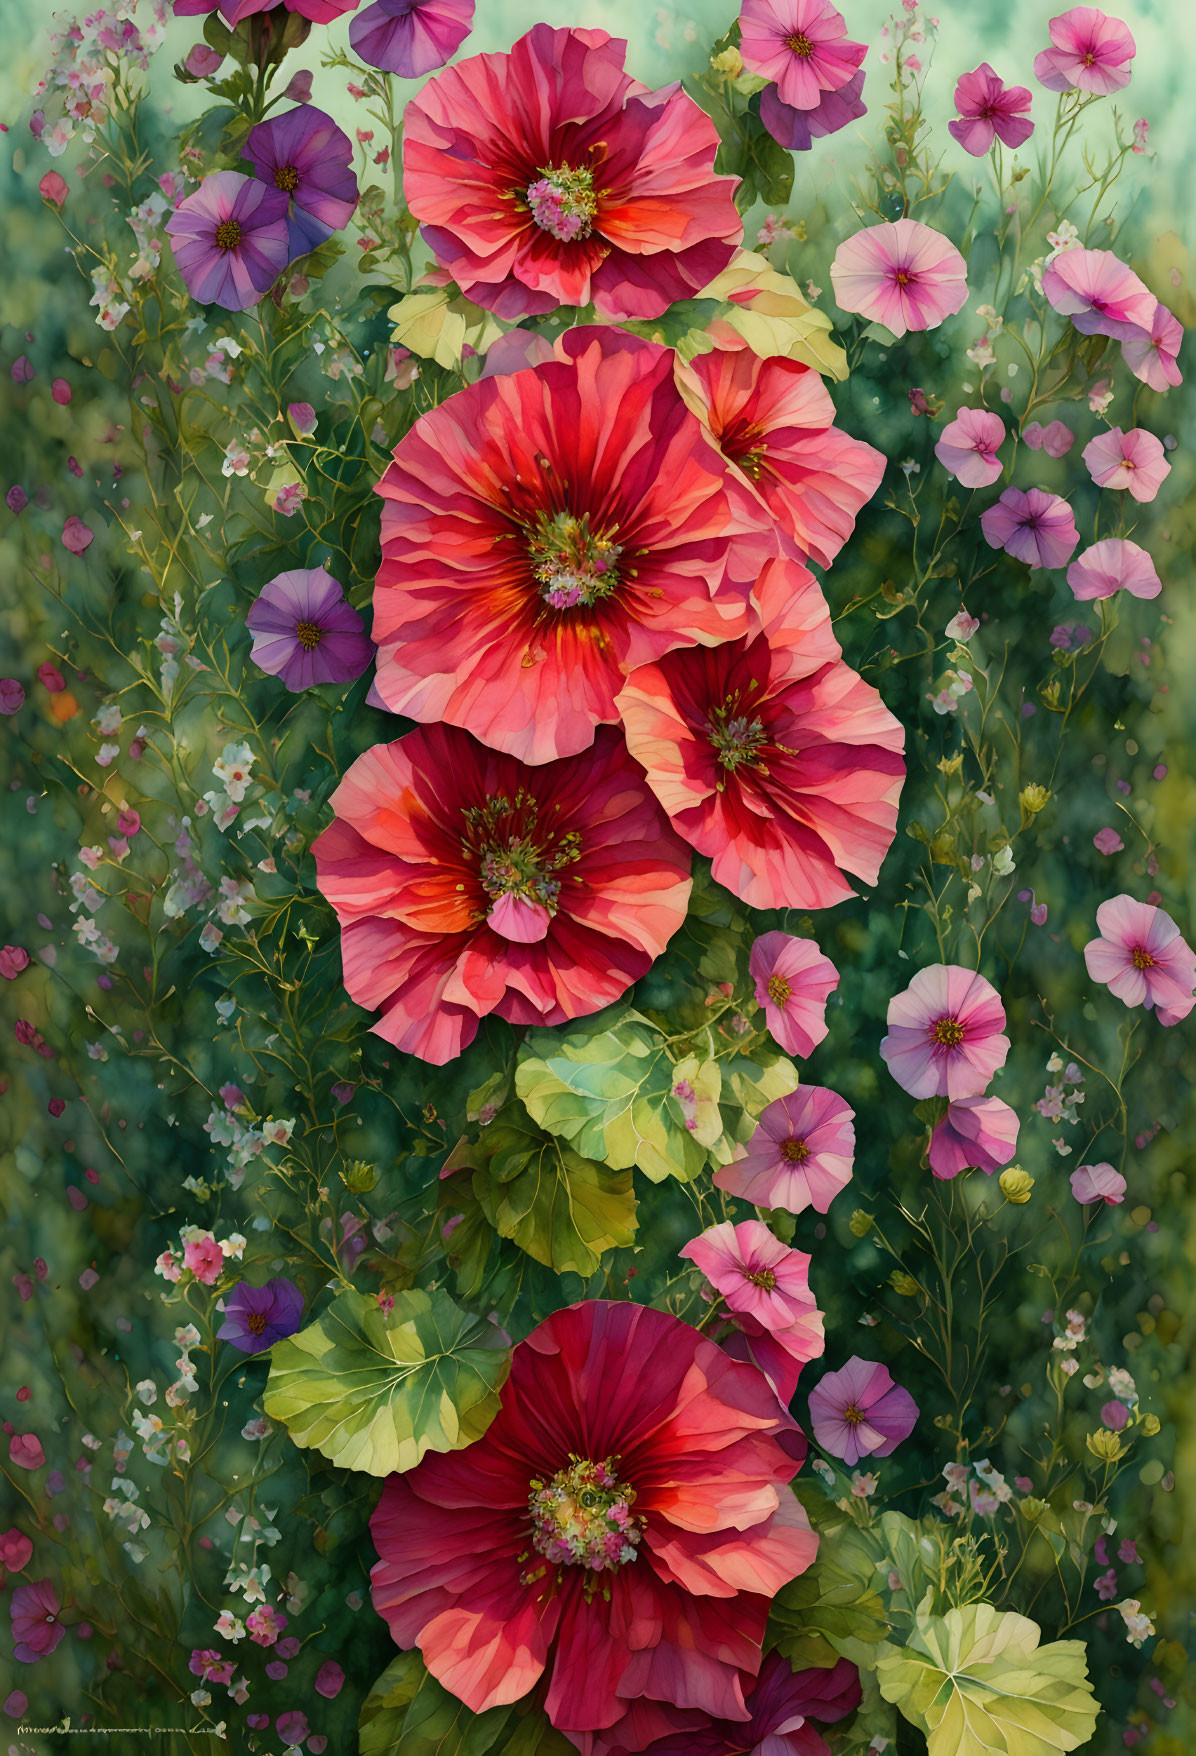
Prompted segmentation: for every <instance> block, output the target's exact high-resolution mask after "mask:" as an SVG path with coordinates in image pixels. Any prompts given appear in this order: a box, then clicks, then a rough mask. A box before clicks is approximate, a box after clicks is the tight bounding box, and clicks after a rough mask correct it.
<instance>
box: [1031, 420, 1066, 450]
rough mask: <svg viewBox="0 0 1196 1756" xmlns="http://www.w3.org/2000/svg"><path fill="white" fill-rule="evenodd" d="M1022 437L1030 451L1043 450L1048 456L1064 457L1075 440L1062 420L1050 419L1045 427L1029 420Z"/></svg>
mask: <svg viewBox="0 0 1196 1756" xmlns="http://www.w3.org/2000/svg"><path fill="white" fill-rule="evenodd" d="M1022 438H1023V440H1024V441H1025V443H1026V444H1027V445H1028V446H1029V447H1030V450H1031V451H1045V452H1046V454H1047V456H1048V457H1066V456H1067V453H1068V452H1069V451H1070V450H1071V448H1072V446H1073V445H1074V444H1075V442H1076V436H1075V434H1074V433H1073V432H1072V430H1071V428H1070V427H1066V426H1064V424H1063V422H1062V421H1052V422H1051V423H1050V425H1049V426H1046V427H1044V426H1042V425H1041V424H1040V423H1039V422H1038V421H1031V422H1030V424H1029V426H1028V427H1026V428H1025V429H1024V430H1023V432H1022Z"/></svg>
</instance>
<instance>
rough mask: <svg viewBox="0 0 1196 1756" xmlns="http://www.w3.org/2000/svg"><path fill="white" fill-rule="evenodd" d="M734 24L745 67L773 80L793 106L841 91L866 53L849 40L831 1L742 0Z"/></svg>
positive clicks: (812, 105)
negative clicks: (737, 19)
mask: <svg viewBox="0 0 1196 1756" xmlns="http://www.w3.org/2000/svg"><path fill="white" fill-rule="evenodd" d="M739 28H740V44H739V50H740V54H741V55H742V56H743V64H744V66H745V67H746V68H748V69H749V71H750V72H752V73H757V74H760V75H761V76H762V77H763V78H764V79H769V80H772V81H773V82H774V84H775V85H776V88H777V93H778V95H779V97H780V99H781V102H782V103H785V104H789V105H790V106H791V107H792V108H793V109H796V110H813V109H816V108H817V106H818V104H819V103H820V102H821V100H822V97H823V94H824V93H825V92H831V91H839V90H841V89H842V87H843V86H845V85H846V84H847V82H848V80H850V79H852V78H853V77H854V75H855V73H856V70H857V68H858V67H859V65H860V63H861V62H862V61H863V59H864V56H865V55H866V54H867V52H868V49H867V45H866V44H865V43H853V42H850V41H849V40H848V37H847V26H846V24H845V22H844V20H843V15H842V13H839V12H836V11H835V9H834V7H833V6H832V5H831V4H830V0H743V10H742V12H741V13H740V17H739Z"/></svg>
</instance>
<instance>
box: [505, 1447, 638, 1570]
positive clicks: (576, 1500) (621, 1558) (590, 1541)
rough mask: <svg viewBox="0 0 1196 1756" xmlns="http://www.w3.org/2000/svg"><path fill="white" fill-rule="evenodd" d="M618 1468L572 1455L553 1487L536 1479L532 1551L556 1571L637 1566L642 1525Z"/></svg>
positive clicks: (610, 1459) (612, 1462)
mask: <svg viewBox="0 0 1196 1756" xmlns="http://www.w3.org/2000/svg"><path fill="white" fill-rule="evenodd" d="M617 1462H618V1459H617V1458H614V1457H607V1458H605V1459H604V1460H603V1461H602V1462H601V1463H592V1462H591V1461H590V1460H589V1458H585V1457H575V1456H573V1455H572V1454H570V1457H569V1463H568V1465H567V1467H566V1468H565V1469H558V1470H557V1472H556V1474H555V1475H554V1476H553V1478H552V1480H551V1481H547V1482H544V1481H539V1480H536V1479H535V1478H533V1480H532V1482H531V1492H530V1494H529V1495H528V1501H527V1506H528V1511H529V1512H530V1513H531V1517H532V1546H533V1548H534V1549H535V1550H536V1552H537V1554H540V1555H543V1557H544V1559H545V1560H546V1561H547V1562H549V1564H550V1565H551V1566H553V1567H585V1568H587V1569H588V1570H589V1571H590V1572H591V1573H613V1572H614V1571H615V1569H616V1568H618V1567H622V1566H623V1565H624V1564H625V1563H626V1562H628V1561H634V1560H635V1556H636V1549H637V1548H638V1546H639V1542H640V1539H641V1537H642V1535H643V1530H642V1520H640V1519H637V1518H636V1516H635V1514H634V1512H633V1511H632V1507H633V1506H634V1504H635V1489H634V1488H632V1487H631V1486H629V1484H628V1483H626V1482H621V1481H620V1480H619V1478H618V1476H617V1474H616V1473H615V1465H616V1463H617Z"/></svg>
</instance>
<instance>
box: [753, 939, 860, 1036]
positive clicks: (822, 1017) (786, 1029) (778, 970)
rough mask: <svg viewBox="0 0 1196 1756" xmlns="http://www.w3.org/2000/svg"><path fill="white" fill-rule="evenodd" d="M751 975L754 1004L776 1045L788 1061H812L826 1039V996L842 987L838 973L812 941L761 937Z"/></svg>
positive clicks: (754, 956) (755, 945) (754, 949)
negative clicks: (794, 1058) (802, 1058)
mask: <svg viewBox="0 0 1196 1756" xmlns="http://www.w3.org/2000/svg"><path fill="white" fill-rule="evenodd" d="M748 970H749V972H750V973H751V978H752V981H753V982H754V983H755V985H756V1004H757V1005H758V1006H763V1008H764V1019H765V1023H766V1024H767V1026H768V1029H769V1032H770V1034H771V1036H772V1037H773V1040H774V1041H775V1042H778V1043H780V1045H781V1047H782V1048H783V1049H784V1050H786V1052H787V1053H788V1054H790V1055H812V1054H813V1053H814V1050H815V1048H816V1047H817V1046H818V1044H819V1043H820V1042H821V1041H822V1039H823V1037H824V1036H825V1035H826V1030H827V1025H826V1002H827V996H828V995H829V994H830V993H831V991H832V990H833V989H834V988H837V987H838V986H839V972H838V970H837V969H836V968H835V966H834V964H833V963H832V962H831V960H830V958H829V957H824V956H823V954H822V952H821V951H819V949H818V947H817V945H816V944H815V943H814V941H813V939H799V938H798V937H797V936H796V934H792V933H761V935H760V937H759V938H758V939H757V940H756V942H755V944H754V945H753V946H752V951H751V956H750V957H749V959H748Z"/></svg>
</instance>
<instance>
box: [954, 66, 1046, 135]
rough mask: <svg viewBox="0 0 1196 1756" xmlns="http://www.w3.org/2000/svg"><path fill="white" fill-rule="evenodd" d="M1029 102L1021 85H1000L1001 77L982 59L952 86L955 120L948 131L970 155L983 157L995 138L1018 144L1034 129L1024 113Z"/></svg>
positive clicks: (1027, 92)
mask: <svg viewBox="0 0 1196 1756" xmlns="http://www.w3.org/2000/svg"><path fill="white" fill-rule="evenodd" d="M1031 102H1032V99H1031V95H1030V92H1029V90H1028V89H1027V87H1026V86H1024V85H1002V83H1001V80H1000V78H999V77H998V75H997V74H996V73H995V72H994V71H993V69H992V68H991V67H990V66H989V64H988V62H987V61H982V62H981V63H980V65H979V67H976V68H974V69H973V70H972V72H971V73H965V74H962V75H961V77H960V80H959V83H958V84H957V85H956V87H955V108H956V110H957V111H958V112H959V115H958V120H957V121H954V122H948V124H947V128H948V131H949V132H950V133H951V134H953V135H954V137H955V139H956V140H958V142H959V144H960V146H962V147H963V149H964V151H965V152H970V153H971V154H972V156H973V158H983V156H984V154H985V153H986V152H989V151H990V150H991V148H992V143H993V141H994V140H1000V141H1001V142H1002V143H1003V144H1004V145H1005V146H1011V147H1012V146H1021V145H1022V144H1023V143H1024V142H1025V141H1027V140H1029V138H1030V136H1031V135H1032V134H1033V132H1034V124H1033V122H1031V120H1030V117H1029V115H1028V114H1027V112H1028V111H1029V108H1030V104H1031Z"/></svg>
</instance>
